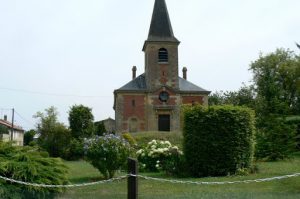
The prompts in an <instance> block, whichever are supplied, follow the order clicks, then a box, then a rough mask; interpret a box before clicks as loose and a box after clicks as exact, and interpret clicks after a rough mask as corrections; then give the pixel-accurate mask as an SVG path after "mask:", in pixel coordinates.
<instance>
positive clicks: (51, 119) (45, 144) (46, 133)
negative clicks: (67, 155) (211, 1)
mask: <svg viewBox="0 0 300 199" xmlns="http://www.w3.org/2000/svg"><path fill="white" fill-rule="evenodd" d="M57 116H58V112H57V110H56V108H55V107H53V106H52V107H50V108H48V109H45V113H42V112H38V113H37V114H36V115H35V116H34V117H35V118H37V119H39V122H38V126H39V129H38V132H39V133H40V137H39V139H38V144H39V146H40V147H42V148H43V149H45V150H46V151H47V152H48V153H49V154H50V156H51V157H62V156H63V153H64V151H65V150H66V148H67V147H68V145H69V142H70V139H71V133H70V131H69V130H68V129H67V128H66V127H65V126H64V124H62V123H60V122H58V119H57Z"/></svg>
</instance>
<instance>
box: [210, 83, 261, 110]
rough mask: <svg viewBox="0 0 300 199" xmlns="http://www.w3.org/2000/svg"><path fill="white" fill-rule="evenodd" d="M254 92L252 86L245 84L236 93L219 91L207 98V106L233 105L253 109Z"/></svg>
mask: <svg viewBox="0 0 300 199" xmlns="http://www.w3.org/2000/svg"><path fill="white" fill-rule="evenodd" d="M255 95H256V94H255V91H254V88H253V86H246V85H245V84H244V85H243V86H242V87H241V88H240V89H239V90H238V91H226V92H223V91H220V92H215V93H213V94H211V95H210V96H209V105H235V106H247V107H249V108H253V109H254V108H255Z"/></svg>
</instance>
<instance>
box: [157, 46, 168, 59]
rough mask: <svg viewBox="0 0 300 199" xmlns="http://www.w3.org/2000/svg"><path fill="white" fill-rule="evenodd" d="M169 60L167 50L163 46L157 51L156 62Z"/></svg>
mask: <svg viewBox="0 0 300 199" xmlns="http://www.w3.org/2000/svg"><path fill="white" fill-rule="evenodd" d="M168 61H169V56H168V51H167V49H165V48H161V49H159V51H158V62H168Z"/></svg>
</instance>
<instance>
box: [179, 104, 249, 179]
mask: <svg viewBox="0 0 300 199" xmlns="http://www.w3.org/2000/svg"><path fill="white" fill-rule="evenodd" d="M254 132H255V127H254V111H252V110H251V109H249V108H243V107H234V106H211V107H209V108H205V107H202V106H193V107H184V154H185V157H186V161H187V166H188V168H187V170H188V171H189V172H190V174H191V175H192V176H194V177H200V176H219V175H228V174H234V173H235V172H236V171H237V170H238V169H243V168H250V167H251V165H252V160H253V154H254Z"/></svg>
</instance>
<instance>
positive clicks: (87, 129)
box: [69, 105, 94, 139]
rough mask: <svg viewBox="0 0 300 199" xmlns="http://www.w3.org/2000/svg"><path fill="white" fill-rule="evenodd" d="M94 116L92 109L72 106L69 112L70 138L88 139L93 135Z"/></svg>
mask: <svg viewBox="0 0 300 199" xmlns="http://www.w3.org/2000/svg"><path fill="white" fill-rule="evenodd" d="M93 121H94V116H93V114H92V109H90V108H89V107H86V106H83V105H74V106H72V107H71V109H70V112H69V123H70V129H71V133H72V137H73V138H76V139H79V138H88V137H91V136H92V135H93V134H94V123H93Z"/></svg>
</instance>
